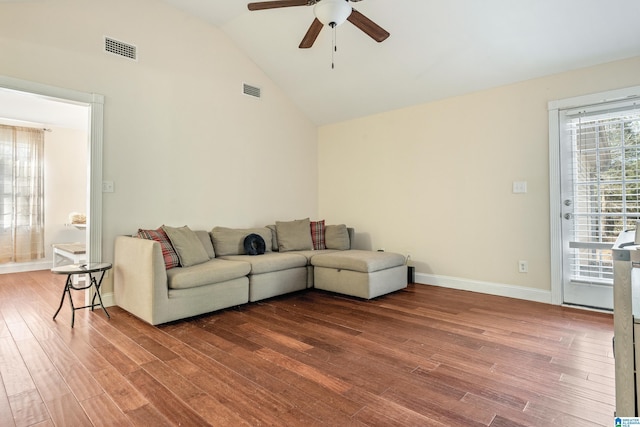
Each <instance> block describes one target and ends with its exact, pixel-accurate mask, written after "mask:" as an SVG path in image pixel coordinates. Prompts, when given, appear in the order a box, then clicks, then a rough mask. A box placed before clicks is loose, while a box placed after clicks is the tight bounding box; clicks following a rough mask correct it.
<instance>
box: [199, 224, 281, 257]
mask: <svg viewBox="0 0 640 427" xmlns="http://www.w3.org/2000/svg"><path fill="white" fill-rule="evenodd" d="M254 233H255V234H259V235H260V237H262V238H263V239H264V243H265V250H266V252H271V245H272V243H271V230H269V229H268V228H267V227H261V228H227V227H214V228H213V230H211V240H212V241H213V248H214V250H215V253H216V256H226V255H245V251H244V239H245V237H247V236H248V235H249V234H254Z"/></svg>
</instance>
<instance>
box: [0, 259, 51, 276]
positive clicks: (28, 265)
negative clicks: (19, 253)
mask: <svg viewBox="0 0 640 427" xmlns="http://www.w3.org/2000/svg"><path fill="white" fill-rule="evenodd" d="M51 265H52V264H51V260H42V261H33V262H11V263H8V264H2V265H0V274H9V273H24V272H26V271H36V270H49V269H51Z"/></svg>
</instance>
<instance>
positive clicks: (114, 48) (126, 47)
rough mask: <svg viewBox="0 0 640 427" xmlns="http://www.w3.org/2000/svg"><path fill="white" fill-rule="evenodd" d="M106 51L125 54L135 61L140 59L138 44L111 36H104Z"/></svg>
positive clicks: (119, 54)
mask: <svg viewBox="0 0 640 427" xmlns="http://www.w3.org/2000/svg"><path fill="white" fill-rule="evenodd" d="M104 51H105V52H109V53H113V54H114V55H118V56H124V57H125V58H129V59H133V60H134V61H137V60H138V48H137V47H136V46H134V45H132V44H128V43H123V42H121V41H118V40H115V39H112V38H109V37H105V38H104Z"/></svg>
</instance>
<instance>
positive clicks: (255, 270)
mask: <svg viewBox="0 0 640 427" xmlns="http://www.w3.org/2000/svg"><path fill="white" fill-rule="evenodd" d="M223 259H225V260H229V261H245V262H248V263H250V264H251V274H262V273H271V272H274V271H281V270H288V269H290V268H296V267H305V266H306V265H307V258H306V257H304V256H302V255H300V254H297V253H277V252H267V253H265V254H264V255H260V256H251V255H227V256H224V257H223Z"/></svg>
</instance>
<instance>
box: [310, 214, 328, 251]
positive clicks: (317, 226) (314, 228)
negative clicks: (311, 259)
mask: <svg viewBox="0 0 640 427" xmlns="http://www.w3.org/2000/svg"><path fill="white" fill-rule="evenodd" d="M309 224H310V226H311V240H312V241H313V249H315V250H321V249H327V247H326V245H325V243H324V219H323V220H322V221H311V222H310V223H309Z"/></svg>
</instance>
